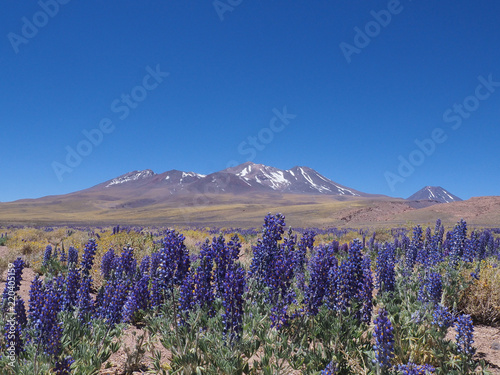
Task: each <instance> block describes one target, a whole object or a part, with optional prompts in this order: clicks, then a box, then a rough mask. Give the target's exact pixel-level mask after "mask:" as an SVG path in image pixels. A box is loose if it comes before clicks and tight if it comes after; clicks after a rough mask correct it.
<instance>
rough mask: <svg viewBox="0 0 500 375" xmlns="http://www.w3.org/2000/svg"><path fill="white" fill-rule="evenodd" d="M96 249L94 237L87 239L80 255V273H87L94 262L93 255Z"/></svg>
mask: <svg viewBox="0 0 500 375" xmlns="http://www.w3.org/2000/svg"><path fill="white" fill-rule="evenodd" d="M96 251H97V244H96V242H95V240H94V239H91V240H89V242H87V244H86V245H85V249H84V251H83V256H82V274H83V275H89V273H90V270H91V268H92V265H93V264H94V256H95V253H96Z"/></svg>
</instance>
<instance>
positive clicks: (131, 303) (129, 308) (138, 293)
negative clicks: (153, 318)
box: [123, 275, 149, 323]
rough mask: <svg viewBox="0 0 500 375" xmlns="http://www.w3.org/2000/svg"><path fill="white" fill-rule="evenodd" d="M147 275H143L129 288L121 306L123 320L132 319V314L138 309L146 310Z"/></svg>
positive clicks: (147, 301)
mask: <svg viewBox="0 0 500 375" xmlns="http://www.w3.org/2000/svg"><path fill="white" fill-rule="evenodd" d="M148 284H149V276H148V275H145V276H143V277H142V278H141V279H140V280H139V281H138V282H137V283H136V284H135V286H134V288H133V289H131V290H130V292H129V295H128V297H127V300H126V302H125V305H124V306H123V322H125V323H128V322H130V321H132V318H133V315H134V313H135V312H136V311H138V310H146V309H147V308H148V306H149V292H148Z"/></svg>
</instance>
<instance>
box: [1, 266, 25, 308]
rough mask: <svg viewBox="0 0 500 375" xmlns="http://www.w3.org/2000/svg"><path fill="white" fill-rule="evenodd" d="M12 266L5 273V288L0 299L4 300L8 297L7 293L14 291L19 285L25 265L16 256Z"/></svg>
mask: <svg viewBox="0 0 500 375" xmlns="http://www.w3.org/2000/svg"><path fill="white" fill-rule="evenodd" d="M12 265H13V267H12V268H10V269H9V271H8V273H7V282H6V283H5V289H4V291H3V296H2V299H3V301H6V300H7V299H8V297H9V293H16V292H17V291H18V290H19V287H20V286H21V280H22V279H23V278H22V275H23V269H24V267H25V266H26V263H24V260H23V259H22V258H20V257H19V258H17V259H16V260H15V261H14V262H12Z"/></svg>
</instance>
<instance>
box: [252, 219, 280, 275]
mask: <svg viewBox="0 0 500 375" xmlns="http://www.w3.org/2000/svg"><path fill="white" fill-rule="evenodd" d="M284 227H285V217H284V216H283V215H281V214H276V215H275V216H273V215H271V214H267V216H266V217H265V218H264V225H263V228H262V239H259V240H258V241H257V245H256V246H254V247H253V258H252V264H251V265H250V275H251V276H252V277H255V278H256V279H258V280H260V281H261V282H265V279H266V278H267V276H268V275H269V273H270V270H271V269H272V267H273V265H272V263H273V258H274V256H275V254H276V253H278V252H279V247H280V246H279V244H278V242H279V241H280V240H281V238H282V235H283V233H284Z"/></svg>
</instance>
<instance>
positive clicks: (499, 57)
mask: <svg viewBox="0 0 500 375" xmlns="http://www.w3.org/2000/svg"><path fill="white" fill-rule="evenodd" d="M54 1H55V0H42V2H45V4H46V5H44V6H43V7H42V5H40V4H39V3H38V2H36V1H17V0H5V1H2V4H1V5H0V28H1V32H0V82H1V94H0V95H1V99H0V103H1V110H0V124H1V135H2V137H1V139H2V143H1V147H0V171H1V177H2V184H1V188H0V201H11V200H15V199H20V198H36V197H40V196H44V195H52V194H63V193H69V192H72V191H76V190H80V189H83V188H87V187H90V186H93V185H95V184H98V183H100V182H103V181H105V180H108V179H111V178H114V177H116V176H118V175H121V174H124V173H126V172H129V171H132V170H141V169H152V170H154V171H155V172H157V173H161V172H164V171H167V170H170V169H179V170H184V171H194V172H198V173H204V174H208V173H211V172H215V171H218V170H221V169H224V168H226V166H227V165H228V163H230V162H231V161H235V162H237V163H243V162H245V161H247V160H249V159H252V161H254V162H256V163H262V164H266V165H272V166H275V167H278V168H282V169H288V168H291V167H293V166H295V165H305V166H309V167H311V168H314V169H316V170H317V171H319V172H320V173H322V174H323V175H325V176H326V177H328V178H330V179H332V180H333V181H336V182H338V183H341V184H344V185H347V186H349V187H352V188H355V189H358V190H362V191H365V192H369V193H381V194H387V195H391V196H399V197H407V196H409V195H411V194H412V193H414V192H415V191H417V190H418V189H420V188H422V187H423V186H425V185H441V186H443V187H445V188H446V189H448V190H449V191H450V192H452V193H454V194H456V195H458V196H460V197H462V198H465V199H467V198H469V197H471V196H480V195H500V188H499V186H500V173H499V165H500V163H499V162H500V151H499V141H500V131H499V128H500V87H498V86H500V84H496V83H493V84H492V83H490V84H487V86H488V87H485V85H484V84H483V83H481V81H480V80H479V79H478V77H483V79H484V80H485V81H488V80H490V81H493V82H500V31H499V28H498V15H499V14H500V2H498V1H494V0H485V1H479V2H473V1H457V0H453V1H451V0H441V1H430V0H419V1H415V0H414V1H409V0H405V1H401V2H398V1H397V0H391V1H378V0H377V1H370V2H367V1H352V0H350V1H331V0H324V1H319V0H317V1H289V0H273V1H250V0H241V1H239V0H229V1H228V0H221V1H219V3H217V4H218V6H219V10H218V11H219V13H218V12H217V10H216V9H215V7H214V3H213V2H212V1H185V0H169V1H164V0H156V1H154V0H150V1H131V0H127V1H126V0H119V1H96V0H88V1H85V2H84V1H75V0H72V1H68V0H64V1H63V0H60V1H61V2H62V3H65V4H60V3H57V4H58V6H57V7H56V6H55V5H54V4H55V3H54ZM230 3H232V4H233V5H228V4H230ZM217 4H216V5H217ZM224 4H226V5H225V8H224V6H223V5H224ZM57 8H58V9H57ZM388 12H389V13H388ZM48 13H51V14H48ZM374 14H375V16H374ZM376 14H379V15H378V16H377V15H376ZM388 14H390V19H389V17H388ZM221 18H223V19H222V20H221ZM377 18H378V21H377V20H376V19H377ZM381 24H384V25H381ZM37 25H38V26H37ZM33 27H34V28H35V29H33ZM355 28H357V29H355ZM357 30H361V31H362V32H363V33H365V32H368V33H369V34H371V35H372V36H371V37H370V36H360V35H359V32H358V31H357ZM357 34H358V36H357V37H356V35H357ZM367 38H368V39H367ZM342 43H344V44H342ZM341 44H342V45H343V46H344V50H346V51H350V52H351V53H350V54H349V53H347V55H346V53H344V52H343V51H342V48H341ZM347 45H350V47H346V46H347ZM346 48H347V49H346ZM353 51H355V52H353ZM346 56H347V58H346ZM348 60H350V62H348ZM148 67H149V68H148ZM148 69H149V70H153V71H154V70H159V71H160V72H168V73H169V75H168V77H167V76H166V74H163V73H160V75H158V73H155V74H154V75H155V77H156V80H155V77H152V76H151V74H150V72H149V71H148ZM148 75H149V76H148ZM480 85H482V87H479V88H478V86H480ZM145 86H146V87H147V89H146V88H144V87H145ZM131 94H134V95H133V96H131V97H129V98H128V99H127V97H126V96H123V97H122V95H129V96H130V95H131ZM134 97H135V99H137V100H135V99H134ZM478 97H479V98H480V99H478ZM464 102H465V103H464ZM455 104H456V105H458V106H455V107H454V105H455ZM285 106H286V109H287V112H288V115H289V120H288V123H287V124H286V125H283V124H282V123H281V122H280V121H276V122H273V123H272V125H271V124H270V121H271V120H272V119H273V118H274V117H275V113H274V112H273V110H274V109H276V110H278V112H280V111H281V112H282V111H283V109H284V107H285ZM292 115H296V117H295V118H293V119H292V117H293V116H292ZM443 115H445V118H446V120H445V119H444V118H443ZM107 119H109V120H107ZM101 122H103V127H104V129H105V130H106V131H108V132H107V133H102V134H103V135H102V139H101V137H99V136H98V135H96V134H97V133H95V132H94V133H93V134H94V135H95V136H96V138H95V139H94V142H95V143H96V145H93V146H92V150H89V148H88V146H89V144H90V143H85V140H86V138H85V136H84V134H83V131H87V132H90V131H91V130H92V129H98V128H99V126H100V124H101ZM266 128H267V129H266ZM439 128H440V129H442V134H440V137H437V139H439V140H440V141H443V139H444V138H446V140H445V141H444V142H442V143H439V144H436V145H435V147H432V145H430V144H429V143H427V144H426V145H427V146H428V147H429V148H428V149H427V150H426V151H427V154H428V155H427V154H424V153H423V152H421V151H418V150H419V149H418V147H417V145H416V144H415V139H418V140H421V141H422V140H424V139H427V138H431V136H432V134H433V132H434V131H436V129H439ZM437 131H438V132H439V130H437ZM249 137H256V139H257V141H256V142H257V143H256V144H255V143H254V145H252V142H253V141H252V140H251V139H252V138H250V139H249ZM259 137H260V138H259ZM266 142H267V143H266ZM433 142H434V141H433ZM78 145H80V151H81V152H82V153H83V154H85V155H84V156H80V159H71V160H70V162H71V164H72V165H69V164H68V163H67V162H66V158H67V154H68V147H69V148H71V149H72V150H76V149H77V148H78ZM75 152H77V151H75ZM400 156H402V157H403V158H404V159H405V160H408V159H409V158H410V157H412V158H413V159H412V160H413V163H414V164H418V165H416V166H414V167H413V168H414V170H411V171H408V170H403V171H402V172H403V174H404V175H402V174H401V173H400V172H398V168H399V166H400V163H401V161H400ZM55 166H56V167H55ZM54 168H56V169H57V170H59V176H58V173H56V171H55V169H54ZM387 172H390V173H392V174H391V175H390V176H391V179H392V180H391V181H392V189H391V186H390V185H391V184H390V183H388V180H387V176H388V175H387ZM395 176H396V177H395Z"/></svg>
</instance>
